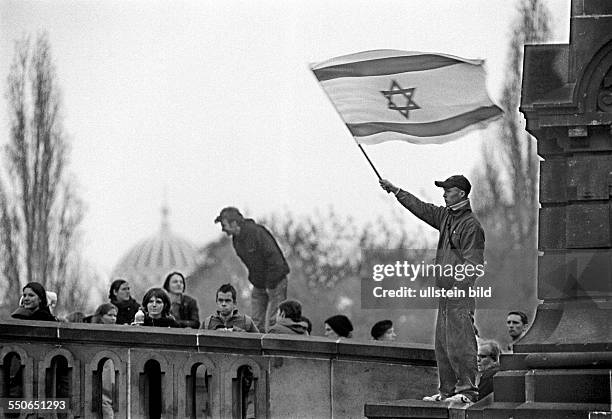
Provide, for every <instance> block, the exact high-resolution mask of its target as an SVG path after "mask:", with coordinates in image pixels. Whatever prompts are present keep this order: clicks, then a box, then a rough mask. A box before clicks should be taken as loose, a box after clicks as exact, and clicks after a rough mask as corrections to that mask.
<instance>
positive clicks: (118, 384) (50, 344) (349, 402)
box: [0, 320, 437, 418]
mask: <svg viewBox="0 0 612 419" xmlns="http://www.w3.org/2000/svg"><path fill="white" fill-rule="evenodd" d="M105 366H106V368H105ZM0 368H1V370H2V375H1V377H0V378H1V379H0V397H19V398H23V399H32V400H41V399H49V398H68V399H69V403H70V414H67V415H64V416H65V417H84V418H90V417H102V410H103V405H104V404H105V403H106V405H105V406H107V408H109V407H108V406H109V405H110V406H111V407H110V408H111V409H112V410H113V411H114V416H115V417H116V418H128V417H132V418H141V417H164V418H206V417H211V418H243V417H257V418H266V417H271V418H285V417H292V418H297V417H316V418H326V417H334V418H345V417H363V416H364V404H365V403H366V402H368V401H378V402H380V401H385V400H397V399H406V398H420V397H421V396H422V395H425V394H433V393H435V391H436V386H437V374H436V367H435V358H434V353H433V349H432V347H431V346H428V345H418V344H411V345H406V344H380V343H374V342H358V341H352V340H340V341H338V342H336V341H332V340H329V339H325V338H322V337H303V336H293V335H291V336H290V335H271V334H248V333H236V332H221V331H203V330H192V329H169V328H168V329H166V328H156V327H142V326H140V327H137V326H118V325H97V324H82V323H52V322H28V321H18V320H14V321H4V322H0ZM105 372H108V373H110V374H105ZM113 372H114V374H113ZM105 392H106V393H105ZM103 394H106V400H104V397H103ZM0 413H2V412H0ZM60 417H61V415H60Z"/></svg>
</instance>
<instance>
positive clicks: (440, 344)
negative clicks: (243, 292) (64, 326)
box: [12, 175, 528, 405]
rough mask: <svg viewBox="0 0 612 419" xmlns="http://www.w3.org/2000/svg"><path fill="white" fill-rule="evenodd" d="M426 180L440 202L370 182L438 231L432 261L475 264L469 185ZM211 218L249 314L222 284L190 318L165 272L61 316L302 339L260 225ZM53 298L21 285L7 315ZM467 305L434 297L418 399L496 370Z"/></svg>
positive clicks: (341, 326) (480, 382)
mask: <svg viewBox="0 0 612 419" xmlns="http://www.w3.org/2000/svg"><path fill="white" fill-rule="evenodd" d="M435 184H436V186H439V187H441V188H443V189H444V195H443V196H444V200H445V202H446V206H445V207H438V206H435V205H433V204H428V203H424V202H422V201H420V200H419V199H418V198H416V197H415V196H414V195H412V194H410V193H409V192H407V191H404V190H403V189H401V188H399V187H397V186H395V185H393V184H392V183H391V182H389V181H387V180H385V179H381V180H380V186H381V187H382V188H383V189H384V190H385V191H387V192H389V193H393V194H394V195H395V196H396V198H397V200H398V201H399V203H400V204H401V205H402V206H404V207H405V208H406V209H408V210H409V211H411V212H412V213H413V214H415V215H416V216H417V217H418V218H420V219H421V220H423V221H425V222H426V223H428V224H429V225H431V226H433V227H434V228H436V229H438V230H439V231H440V239H439V242H438V252H437V255H436V262H437V263H440V264H451V265H458V264H464V265H466V264H467V265H474V266H475V265H477V264H479V263H480V264H482V263H484V259H483V254H484V253H483V252H484V232H483V229H482V227H481V226H480V223H479V222H478V220H477V219H476V218H475V216H474V215H473V213H472V211H471V208H470V202H469V198H468V194H469V193H470V190H471V184H470V183H469V181H468V180H467V179H466V178H465V177H464V176H461V175H456V176H451V177H450V178H448V179H446V180H445V181H438V182H435ZM214 222H215V223H220V224H221V231H222V232H224V233H226V234H227V235H228V236H230V237H231V240H232V245H233V247H234V250H235V252H236V255H237V256H238V257H239V258H240V260H241V261H242V262H243V264H244V265H245V267H246V268H247V270H248V279H249V281H250V282H251V284H252V285H253V289H252V293H251V316H249V315H247V314H245V313H243V312H242V311H241V310H240V309H239V308H238V306H237V302H236V289H235V288H234V287H233V286H232V285H231V284H224V285H222V286H221V287H220V288H219V289H218V290H217V292H216V293H215V301H216V305H217V310H216V311H215V312H214V313H212V314H210V315H209V316H207V317H206V318H205V319H204V321H203V322H200V316H199V311H198V304H197V301H196V299H194V298H193V297H190V296H189V295H187V294H186V293H185V276H184V275H183V274H182V273H181V272H178V271H175V272H171V273H169V274H168V275H167V276H166V278H165V281H164V282H163V285H162V287H160V288H151V289H149V290H148V291H147V292H146V293H145V295H144V297H143V299H142V302H140V303H139V302H137V301H136V300H135V299H134V298H133V297H132V296H131V294H130V284H129V283H128V282H127V281H126V280H125V279H116V280H114V281H113V282H112V284H111V286H110V290H109V295H108V299H109V302H107V303H104V304H102V305H100V306H99V307H98V308H97V309H96V311H95V312H94V314H92V315H89V316H85V315H84V314H83V313H78V312H77V313H71V314H69V315H68V316H67V318H66V320H67V321H72V322H88V323H101V324H130V325H142V326H154V327H174V328H194V329H198V328H199V329H206V330H224V331H233V332H247V333H258V332H261V333H278V334H294V335H303V336H310V335H311V334H312V322H311V321H310V320H309V319H308V317H306V316H305V315H304V313H303V310H302V305H301V303H300V302H299V301H297V300H294V299H287V284H288V282H287V275H288V274H289V272H290V269H289V265H288V264H287V261H286V259H285V257H284V255H283V252H282V250H281V248H280V247H279V245H278V243H277V242H276V239H275V238H274V237H273V235H272V234H271V233H270V232H269V231H268V230H267V229H266V228H265V227H264V226H263V225H261V224H258V223H256V222H255V221H253V220H252V219H250V218H245V217H243V215H242V214H241V213H240V211H239V210H238V209H237V208H235V207H226V208H223V209H222V210H221V212H220V214H219V215H218V216H217V217H216V218H215V220H214ZM473 283H474V278H472V277H469V278H467V280H465V281H464V282H461V283H458V282H457V281H456V280H455V281H453V280H452V278H450V279H449V278H446V277H440V278H436V285H437V286H438V287H440V288H444V289H449V288H451V287H453V286H467V285H469V284H473ZM53 295H54V299H53ZM49 301H52V303H50V302H49ZM55 303H57V295H55V294H54V293H47V292H46V291H45V289H44V287H43V286H42V285H41V284H39V283H36V282H31V283H29V284H27V285H26V286H25V287H24V288H23V295H22V299H21V302H20V306H19V308H18V309H17V310H16V311H15V312H14V313H13V314H12V316H13V317H14V318H18V319H30V320H43V321H57V320H58V319H57V318H56V317H55V316H54V314H53V312H52V305H51V306H50V304H55ZM50 307H51V308H50ZM474 309H475V301H474V299H473V297H470V298H440V299H439V306H438V316H437V322H436V337H435V353H436V361H437V364H438V376H439V380H440V387H439V392H438V393H437V394H435V395H433V396H428V397H425V398H424V400H427V401H446V402H451V403H460V404H464V405H469V404H471V403H474V402H475V401H476V400H477V399H479V398H482V397H484V396H486V394H488V393H487V391H489V392H490V391H491V390H489V389H492V377H493V375H494V374H495V373H496V372H497V371H498V370H499V355H500V353H501V347H500V345H499V344H498V343H497V342H495V341H491V340H483V339H481V338H480V336H478V331H477V328H476V326H475V324H474ZM506 325H507V328H508V334H509V336H510V338H511V340H512V342H511V343H510V345H508V347H507V348H506V350H507V351H510V352H511V351H512V349H513V347H514V344H515V343H516V342H518V340H520V339H521V338H522V337H523V335H524V334H525V332H526V330H527V325H528V318H527V315H525V313H522V312H520V311H511V312H510V313H508V316H507V319H506ZM323 326H324V330H325V332H324V333H325V336H326V337H328V338H330V339H334V340H338V339H342V338H344V339H350V338H352V336H353V331H354V328H353V324H352V322H351V320H350V319H349V318H348V317H347V316H345V315H343V314H335V315H332V316H330V317H328V318H327V319H326V320H325V321H324V324H323ZM370 334H371V336H372V339H373V340H374V341H375V342H385V341H387V342H389V341H394V340H395V339H396V337H397V335H396V333H395V330H394V328H393V322H392V321H391V320H386V319H385V320H381V321H379V322H377V323H375V324H374V325H373V326H372V328H371V331H370Z"/></svg>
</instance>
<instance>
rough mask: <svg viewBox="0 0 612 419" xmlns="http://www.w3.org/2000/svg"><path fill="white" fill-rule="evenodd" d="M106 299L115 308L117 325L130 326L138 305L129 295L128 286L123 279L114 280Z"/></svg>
mask: <svg viewBox="0 0 612 419" xmlns="http://www.w3.org/2000/svg"><path fill="white" fill-rule="evenodd" d="M108 298H109V300H110V302H111V303H112V304H113V305H114V306H115V307H117V324H132V322H133V321H134V315H135V314H136V312H137V311H138V309H139V308H140V304H138V303H137V302H136V300H134V299H133V298H132V296H131V295H130V284H129V283H128V282H127V281H126V280H125V279H115V280H114V281H113V283H112V284H111V286H110V290H109V292H108Z"/></svg>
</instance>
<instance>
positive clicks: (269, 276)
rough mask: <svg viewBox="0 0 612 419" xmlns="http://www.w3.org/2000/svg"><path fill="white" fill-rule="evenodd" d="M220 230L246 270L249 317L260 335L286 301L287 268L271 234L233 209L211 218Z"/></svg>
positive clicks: (227, 209) (225, 209)
mask: <svg viewBox="0 0 612 419" xmlns="http://www.w3.org/2000/svg"><path fill="white" fill-rule="evenodd" d="M215 223H221V230H222V231H223V232H224V233H225V234H227V235H228V236H231V237H232V244H233V245H234V250H235V251H236V254H237V255H238V257H239V258H240V260H242V262H243V263H244V265H245V266H246V267H247V269H248V271H249V281H250V282H251V284H253V292H252V294H251V313H252V314H251V317H252V318H253V321H254V322H255V325H256V326H257V328H258V329H259V331H261V332H267V331H268V329H269V328H270V326H271V325H272V324H274V322H275V319H274V314H275V312H276V308H277V307H278V305H279V304H280V303H281V302H282V301H284V300H286V299H287V274H288V273H289V265H288V264H287V261H286V260H285V256H284V255H283V252H282V251H281V249H280V247H279V246H278V243H277V242H276V240H275V239H274V237H273V236H272V234H271V233H270V232H269V231H268V230H267V229H266V228H265V227H264V226H262V225H260V224H257V223H256V222H255V221H253V220H252V219H250V218H244V217H243V216H242V214H241V213H240V211H239V210H238V209H237V208H234V207H226V208H223V209H222V210H221V213H220V214H219V216H218V217H217V218H215Z"/></svg>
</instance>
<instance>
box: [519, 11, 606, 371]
mask: <svg viewBox="0 0 612 419" xmlns="http://www.w3.org/2000/svg"><path fill="white" fill-rule="evenodd" d="M571 7H572V9H571V26H570V43H569V45H550V44H548V45H528V46H526V47H525V61H524V72H523V88H522V97H521V109H520V110H521V112H523V114H524V115H525V119H526V120H527V130H528V131H529V132H530V133H531V134H532V135H534V136H535V137H536V139H537V143H538V154H539V156H540V157H541V158H542V159H543V160H542V161H541V163H540V205H541V207H540V213H539V235H538V247H539V261H538V262H539V263H538V298H539V299H541V300H542V302H541V304H540V305H539V307H538V309H537V313H536V318H535V321H534V324H533V326H532V327H531V329H530V330H529V332H528V333H527V335H526V336H525V337H524V338H523V340H522V341H521V342H520V343H519V344H517V345H516V346H515V353H532V354H533V353H549V354H550V353H557V354H558V355H557V356H556V360H552V358H555V357H552V358H551V357H550V356H549V357H544V358H542V359H539V361H538V362H544V364H542V365H541V366H543V367H546V359H548V360H549V361H550V362H553V363H555V362H557V363H559V362H560V363H561V364H564V363H566V364H567V363H568V362H569V363H570V364H571V363H572V362H576V355H577V354H578V353H582V354H584V356H583V358H584V357H586V358H585V359H587V358H589V355H587V354H588V353H591V354H595V353H599V354H602V353H603V352H608V351H610V350H611V349H612V328H611V326H610V319H611V318H612V310H611V308H612V201H611V197H612V1H607V0H573V1H572V6H571ZM564 353H565V355H563V354H564ZM570 353H573V354H574V355H573V356H570V358H572V359H573V361H568V359H569V358H568V356H569V354H570ZM608 355H609V352H608ZM591 357H592V356H591ZM578 358H580V356H578ZM595 358H597V356H595ZM563 359H565V361H563ZM582 362H583V363H584V362H587V361H585V360H583V361H582ZM609 362H610V360H609V357H608V363H609ZM536 363H537V362H536ZM579 363H580V362H579ZM587 363H588V362H587Z"/></svg>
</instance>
